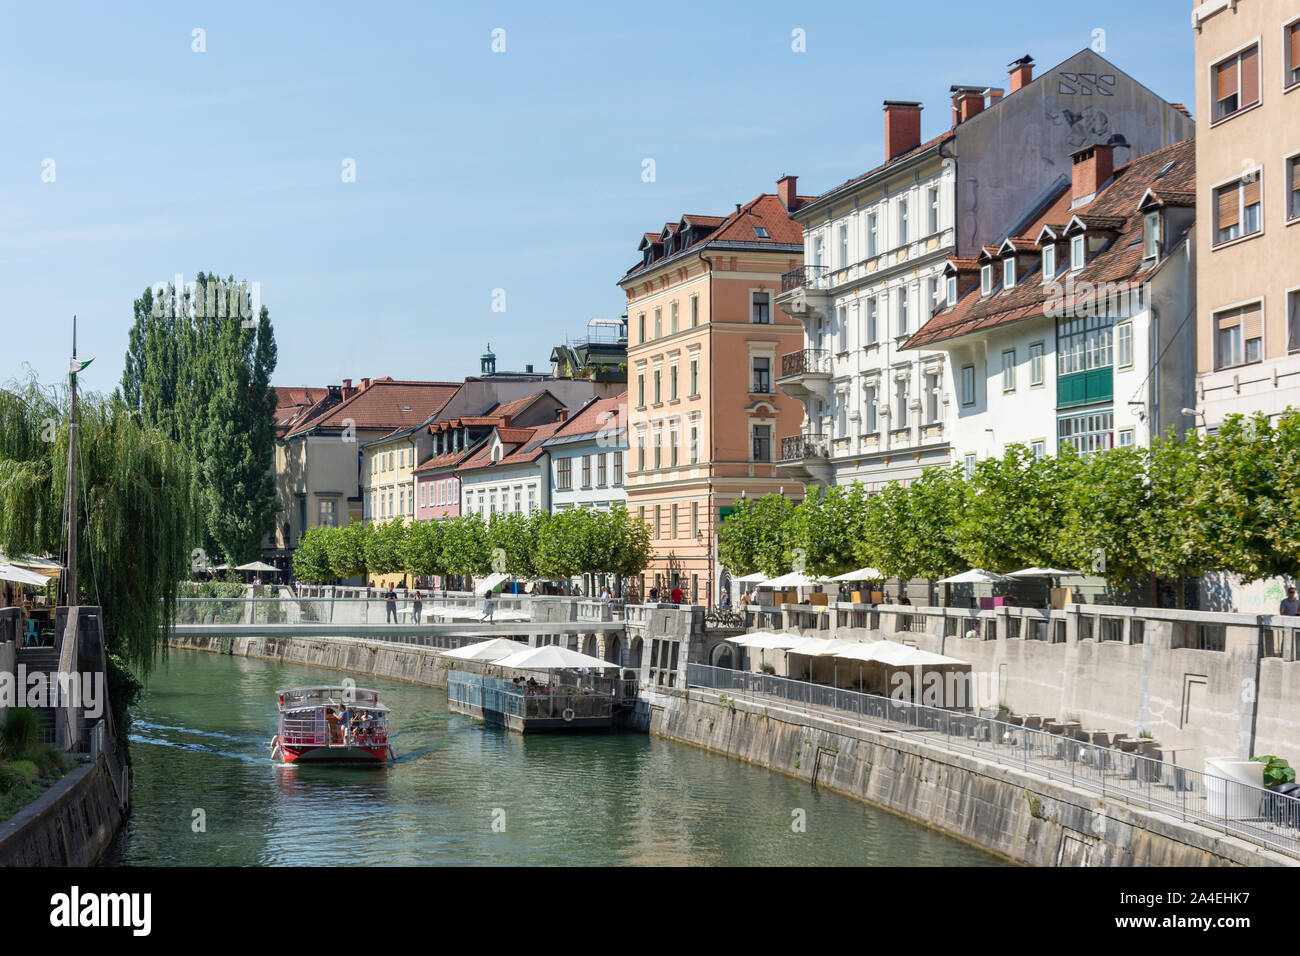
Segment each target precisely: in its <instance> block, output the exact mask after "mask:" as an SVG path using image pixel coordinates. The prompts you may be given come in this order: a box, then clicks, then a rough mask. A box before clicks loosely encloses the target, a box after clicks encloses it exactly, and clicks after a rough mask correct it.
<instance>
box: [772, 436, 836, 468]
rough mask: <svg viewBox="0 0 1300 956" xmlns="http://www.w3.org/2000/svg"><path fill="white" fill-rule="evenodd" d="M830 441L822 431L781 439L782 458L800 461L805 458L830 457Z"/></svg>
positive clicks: (783, 459)
mask: <svg viewBox="0 0 1300 956" xmlns="http://www.w3.org/2000/svg"><path fill="white" fill-rule="evenodd" d="M829 457H830V442H829V441H828V440H827V438H826V436H825V435H823V434H821V433H820V432H814V433H809V434H806V435H792V436H790V437H789V438H782V439H781V460H782V461H800V460H802V459H804V458H829Z"/></svg>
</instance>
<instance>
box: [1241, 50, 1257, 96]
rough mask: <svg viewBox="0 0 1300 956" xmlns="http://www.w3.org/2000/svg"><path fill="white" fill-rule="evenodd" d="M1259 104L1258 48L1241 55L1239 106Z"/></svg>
mask: <svg viewBox="0 0 1300 956" xmlns="http://www.w3.org/2000/svg"><path fill="white" fill-rule="evenodd" d="M1258 102H1259V47H1252V48H1251V49H1249V50H1247V51H1246V52H1245V53H1243V54H1242V55H1241V105H1242V106H1250V105H1251V104H1252V103H1258Z"/></svg>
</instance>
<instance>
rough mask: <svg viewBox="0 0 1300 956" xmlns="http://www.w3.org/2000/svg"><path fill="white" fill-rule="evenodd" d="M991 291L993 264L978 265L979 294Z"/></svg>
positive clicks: (986, 293)
mask: <svg viewBox="0 0 1300 956" xmlns="http://www.w3.org/2000/svg"><path fill="white" fill-rule="evenodd" d="M992 291H993V266H991V265H984V266H980V295H988V294H989V293H990V292H992Z"/></svg>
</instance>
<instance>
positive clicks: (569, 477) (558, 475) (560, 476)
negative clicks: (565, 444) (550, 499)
mask: <svg viewBox="0 0 1300 956" xmlns="http://www.w3.org/2000/svg"><path fill="white" fill-rule="evenodd" d="M555 487H556V488H558V489H560V490H561V491H568V490H569V489H570V488H572V487H573V459H572V458H560V459H558V460H557V461H556V462H555Z"/></svg>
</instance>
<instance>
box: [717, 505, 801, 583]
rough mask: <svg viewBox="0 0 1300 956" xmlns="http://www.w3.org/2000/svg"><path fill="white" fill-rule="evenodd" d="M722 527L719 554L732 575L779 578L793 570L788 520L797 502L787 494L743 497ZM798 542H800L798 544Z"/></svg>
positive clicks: (719, 534) (719, 535) (719, 538)
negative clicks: (788, 541)
mask: <svg viewBox="0 0 1300 956" xmlns="http://www.w3.org/2000/svg"><path fill="white" fill-rule="evenodd" d="M735 507H736V510H735V511H733V512H732V513H731V514H729V515H728V516H727V519H726V520H725V521H723V523H722V527H721V528H719V529H718V557H719V559H720V560H721V561H722V564H723V565H725V566H726V567H727V568H728V569H729V570H730V571H731V573H732V574H735V575H738V576H742V577H743V576H744V575H747V574H756V573H758V574H766V575H767V576H768V577H775V576H776V575H778V574H784V573H785V572H787V571H789V570H790V566H789V561H790V554H791V552H790V549H789V548H788V547H787V544H786V535H787V530H786V523H787V522H788V521H789V520H790V518H791V516H792V515H793V514H794V511H795V507H796V505H795V503H794V502H793V501H791V500H790V499H789V498H786V497H785V496H784V495H778V494H769V495H763V496H762V497H761V498H741V499H740V500H739V501H737V502H736V506H735ZM797 546H798V545H796V547H797Z"/></svg>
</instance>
